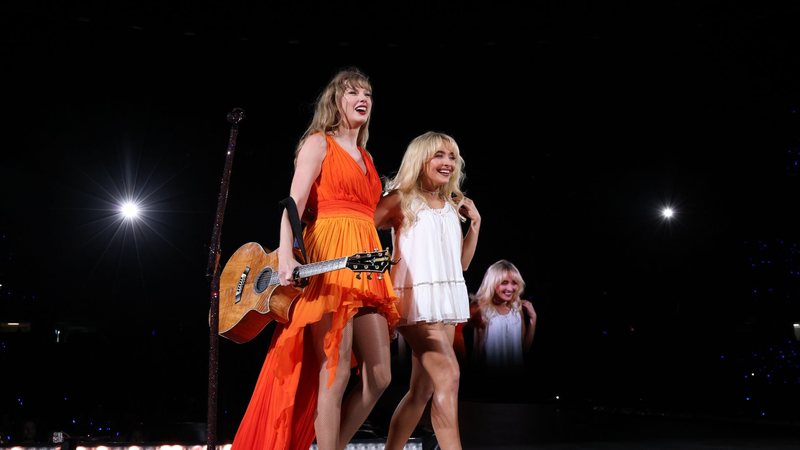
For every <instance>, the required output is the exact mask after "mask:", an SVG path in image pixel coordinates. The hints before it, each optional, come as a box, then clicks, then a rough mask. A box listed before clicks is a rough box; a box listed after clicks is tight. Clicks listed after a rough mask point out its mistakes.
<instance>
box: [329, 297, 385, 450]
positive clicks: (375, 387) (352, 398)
mask: <svg viewBox="0 0 800 450" xmlns="http://www.w3.org/2000/svg"><path fill="white" fill-rule="evenodd" d="M353 351H355V355H356V358H357V359H358V361H359V364H360V369H361V377H360V378H359V380H358V382H357V383H356V384H355V386H353V389H352V390H351V391H350V393H349V394H348V396H347V398H346V399H345V401H344V405H343V407H342V431H341V436H340V441H339V448H340V449H344V448H345V447H346V446H347V444H348V443H349V442H350V440H351V439H352V438H353V436H354V435H355V434H356V432H357V431H358V429H359V427H361V425H362V424H363V423H364V421H365V420H367V417H369V414H370V412H371V411H372V409H373V408H374V407H375V404H376V403H378V399H379V398H380V396H381V395H382V394H383V392H384V391H385V390H386V388H387V387H388V386H389V383H390V382H391V381H392V370H391V351H390V342H389V328H388V325H387V324H386V318H385V317H383V316H382V315H380V314H378V313H367V314H360V315H358V316H356V317H355V318H354V319H353Z"/></svg>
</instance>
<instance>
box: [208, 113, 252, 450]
mask: <svg viewBox="0 0 800 450" xmlns="http://www.w3.org/2000/svg"><path fill="white" fill-rule="evenodd" d="M244 117H245V115H244V110H243V109H242V108H233V110H232V111H231V112H229V113H228V122H230V123H231V132H230V136H229V138H228V149H227V152H226V154H225V169H224V170H223V172H222V182H221V183H220V188H219V197H218V198H217V214H216V216H215V220H214V231H213V232H212V234H211V245H210V247H209V250H208V268H207V269H206V276H207V277H211V310H210V312H209V315H208V325H209V338H208V419H207V420H208V423H207V424H206V427H207V428H206V439H207V443H206V449H207V450H216V448H217V368H218V367H219V361H218V359H217V355H218V353H219V349H218V344H219V276H220V268H219V258H220V239H219V237H220V230H221V228H222V218H223V216H224V214H225V204H226V203H227V200H228V185H229V182H230V178H231V167H232V166H233V154H234V152H235V150H236V137H237V136H238V135H239V122H241V121H242V119H244Z"/></svg>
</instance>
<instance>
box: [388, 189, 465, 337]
mask: <svg viewBox="0 0 800 450" xmlns="http://www.w3.org/2000/svg"><path fill="white" fill-rule="evenodd" d="M412 208H414V210H415V211H416V212H417V221H416V223H414V224H413V225H412V226H410V227H403V228H402V229H401V231H400V233H396V232H395V230H394V229H393V230H392V242H393V243H394V248H393V253H392V259H394V260H398V258H399V261H398V263H397V264H395V265H393V266H392V271H391V277H392V283H393V285H394V289H395V292H396V293H397V296H398V297H399V299H400V302H399V304H398V305H397V309H398V311H399V313H400V321H399V322H398V324H397V325H398V326H404V325H413V324H415V323H419V322H428V323H434V322H445V323H452V324H455V323H461V322H466V321H467V319H469V294H468V293H467V286H466V283H465V282H464V271H463V269H462V266H461V245H462V243H461V241H462V239H463V234H462V230H461V221H460V219H459V217H458V214H457V213H456V210H455V208H453V205H451V204H450V203H447V202H446V203H445V205H444V207H443V208H441V209H433V208H431V207H429V206H428V204H427V203H425V202H424V201H422V200H421V199H415V200H414V201H412Z"/></svg>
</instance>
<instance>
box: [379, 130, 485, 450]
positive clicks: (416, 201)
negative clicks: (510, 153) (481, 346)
mask: <svg viewBox="0 0 800 450" xmlns="http://www.w3.org/2000/svg"><path fill="white" fill-rule="evenodd" d="M463 166H464V160H463V159H462V158H461V154H460V151H459V148H458V145H457V144H456V141H455V140H454V139H453V138H452V137H450V136H448V135H446V134H443V133H437V132H427V133H425V134H422V135H420V136H418V137H416V138H415V139H414V140H412V141H411V143H410V144H409V145H408V148H407V149H406V152H405V154H404V155H403V160H402V162H401V163H400V169H399V170H398V172H397V175H396V176H395V177H394V178H392V179H390V180H388V181H387V183H386V192H387V193H386V194H385V195H384V196H383V197H382V198H381V201H380V202H379V203H378V207H377V209H376V211H375V225H376V226H377V227H378V228H379V229H386V228H391V230H392V243H393V254H392V259H394V260H395V261H398V262H397V264H395V265H393V266H392V271H391V279H392V283H393V284H394V289H395V292H396V293H397V296H398V297H399V299H400V302H399V304H398V310H399V312H400V321H399V323H398V325H397V326H398V331H399V332H400V334H401V335H402V336H403V338H404V339H405V340H406V342H407V343H408V344H409V346H410V347H411V351H412V355H411V380H410V382H409V390H408V392H407V393H406V394H405V396H404V397H403V398H402V400H400V403H399V404H398V405H397V408H396V409H395V411H394V414H393V415H392V419H391V422H390V424H389V433H388V434H389V435H388V437H387V439H386V447H385V448H386V449H387V450H393V449H402V448H403V447H404V446H405V444H406V442H407V441H408V439H409V438H410V437H411V434H412V433H413V432H414V429H415V428H416V426H417V424H418V423H419V420H420V418H421V417H422V414H423V412H424V411H425V407H426V406H427V404H428V401H431V424H432V425H433V430H434V432H435V433H436V439H437V442H438V444H439V447H440V448H442V449H443V450H453V449H461V437H460V433H459V429H458V387H459V378H460V370H459V364H458V360H457V359H456V354H455V351H454V350H453V338H454V335H455V327H456V324H458V323H462V322H466V321H467V320H468V319H469V294H468V292H467V287H466V284H465V282H464V273H463V272H464V271H465V270H466V269H467V267H469V264H470V262H471V261H472V257H473V256H474V255H475V248H476V246H477V244H478V233H479V230H480V225H481V216H480V214H479V213H478V210H477V209H476V208H475V204H474V203H473V202H472V200H471V199H469V198H466V197H465V196H464V193H463V192H462V191H461V182H462V181H463V179H464V173H463V171H462V169H463ZM467 221H469V225H468V226H467V227H466V228H467V230H466V234H465V233H464V232H463V229H462V222H467Z"/></svg>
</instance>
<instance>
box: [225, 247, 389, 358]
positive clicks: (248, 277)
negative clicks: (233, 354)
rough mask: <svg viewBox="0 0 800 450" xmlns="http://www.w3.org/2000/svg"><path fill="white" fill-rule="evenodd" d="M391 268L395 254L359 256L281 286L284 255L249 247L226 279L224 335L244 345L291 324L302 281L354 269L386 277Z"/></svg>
mask: <svg viewBox="0 0 800 450" xmlns="http://www.w3.org/2000/svg"><path fill="white" fill-rule="evenodd" d="M390 264H391V256H390V255H389V249H388V248H387V249H385V250H381V251H373V252H365V253H356V254H355V255H352V256H344V257H341V258H337V259H331V260H328V261H321V262H315V263H310V264H304V265H301V266H298V267H297V268H295V271H294V279H295V284H294V285H289V286H281V284H280V281H279V280H278V254H277V252H274V251H270V250H267V249H264V248H263V247H262V246H261V245H259V244H258V243H256V242H248V243H246V244H244V245H242V246H241V247H239V248H238V249H237V250H236V251H235V252H234V253H233V255H231V257H230V259H228V262H227V263H225V267H224V268H223V269H222V274H221V275H220V290H219V335H220V336H222V337H224V338H227V339H230V340H232V341H233V342H236V343H238V344H243V343H245V342H248V341H250V340H252V339H253V338H254V337H256V336H257V335H258V334H259V333H260V332H261V331H262V330H263V329H264V327H266V326H267V325H268V324H269V323H270V322H272V321H273V320H277V321H278V322H281V323H287V322H288V321H289V320H291V310H292V304H293V303H294V300H295V299H296V298H297V296H298V295H300V293H301V292H302V291H303V289H302V287H299V286H302V280H303V279H305V278H308V277H311V276H314V275H319V274H322V273H326V272H332V271H334V270H339V269H344V268H348V269H350V270H352V271H353V272H356V276H357V277H361V272H368V274H367V276H370V277H371V276H372V273H378V274H380V275H378V276H382V274H383V272H385V271H386V269H387V268H388V267H389V266H390Z"/></svg>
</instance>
